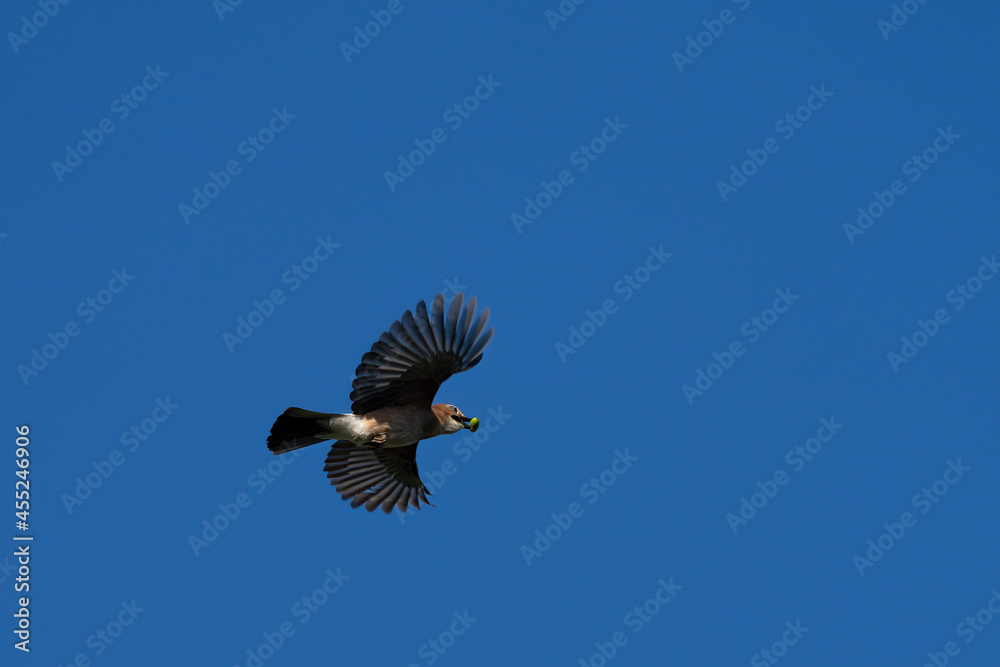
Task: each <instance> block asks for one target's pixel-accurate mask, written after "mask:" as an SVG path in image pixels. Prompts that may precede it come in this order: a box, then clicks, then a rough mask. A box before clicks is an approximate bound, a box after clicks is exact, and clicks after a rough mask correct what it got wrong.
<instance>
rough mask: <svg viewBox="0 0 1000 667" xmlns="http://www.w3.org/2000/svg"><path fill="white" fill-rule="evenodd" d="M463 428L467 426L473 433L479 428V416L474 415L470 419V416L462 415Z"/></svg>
mask: <svg viewBox="0 0 1000 667" xmlns="http://www.w3.org/2000/svg"><path fill="white" fill-rule="evenodd" d="M462 428H467V429H469V430H470V431H472V432H473V433H475V432H476V431H477V430H479V417H473V418H472V419H469V418H468V417H465V416H463V417H462Z"/></svg>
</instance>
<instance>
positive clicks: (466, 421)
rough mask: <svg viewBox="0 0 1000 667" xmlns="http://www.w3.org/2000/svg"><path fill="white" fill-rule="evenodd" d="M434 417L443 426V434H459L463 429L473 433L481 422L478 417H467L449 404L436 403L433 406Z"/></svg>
mask: <svg viewBox="0 0 1000 667" xmlns="http://www.w3.org/2000/svg"><path fill="white" fill-rule="evenodd" d="M431 410H432V411H433V412H434V416H435V417H437V419H438V422H440V424H441V432H442V433H457V432H459V431H461V430H462V429H463V428H467V429H469V430H470V431H472V432H473V433H475V431H476V429H478V428H479V420H478V419H477V418H476V417H472V418H471V419H470V418H469V417H466V416H465V415H464V414H463V413H462V411H461V410H459V409H458V408H457V407H455V406H454V405H450V404H448V403H435V404H434V405H432V406H431Z"/></svg>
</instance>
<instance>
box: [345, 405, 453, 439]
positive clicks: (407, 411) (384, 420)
mask: <svg viewBox="0 0 1000 667" xmlns="http://www.w3.org/2000/svg"><path fill="white" fill-rule="evenodd" d="M362 422H363V425H364V426H363V428H364V431H365V434H366V436H367V437H368V438H369V439H370V438H371V437H374V436H377V435H385V436H386V441H385V442H384V443H383V444H382V446H383V447H404V446H406V445H412V444H413V443H415V442H416V441H418V440H422V439H424V438H429V437H432V436H434V435H437V433H433V432H430V431H431V429H430V427H431V426H432V424H436V423H437V419H435V418H434V413H432V412H431V411H430V409H426V410H425V409H419V408H414V407H409V406H407V407H388V408H381V409H379V410H375V411H374V412H369V413H368V414H366V415H365V416H364V417H363V419H362Z"/></svg>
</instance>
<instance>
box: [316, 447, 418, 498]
mask: <svg viewBox="0 0 1000 667" xmlns="http://www.w3.org/2000/svg"><path fill="white" fill-rule="evenodd" d="M417 444H418V443H416V442H415V443H413V444H412V445H406V446H405V447H391V448H386V449H373V448H371V447H359V446H357V445H355V444H354V443H353V442H351V441H349V440H338V441H337V442H335V443H333V446H332V447H331V448H330V453H329V454H328V455H327V457H326V466H325V467H324V468H323V470H325V471H326V476H327V477H329V478H330V484H332V485H333V486H334V487H335V488H336V489H337V492H338V493H340V497H341V498H343V499H344V500H350V501H351V507H358V506H360V505H362V504H363V505H364V506H365V509H366V510H368V511H369V512H374V511H375V508H376V507H378V506H379V505H381V506H382V511H383V512H385V513H386V514H389V513H391V512H392V508H393V507H396V508H398V509H399V510H400V511H401V512H403V513H405V512H406V508H407V506H412V507H415V508H417V509H420V501H423V502H425V503H427V504H428V505H431V507H433V504H432V503H431V502H430V501H428V500H427V495H426V494H427V487H425V486H424V483H423V482H422V481H421V480H420V475H419V473H418V472H417Z"/></svg>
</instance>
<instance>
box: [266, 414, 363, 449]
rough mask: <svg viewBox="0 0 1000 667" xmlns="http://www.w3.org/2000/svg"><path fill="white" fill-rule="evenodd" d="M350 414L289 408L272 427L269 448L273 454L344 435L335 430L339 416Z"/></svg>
mask: <svg viewBox="0 0 1000 667" xmlns="http://www.w3.org/2000/svg"><path fill="white" fill-rule="evenodd" d="M349 416H350V415H338V414H331V413H327V412H312V411H311V410H303V409H302V408H288V409H287V410H285V412H284V413H283V414H282V415H281V416H280V417H278V419H277V420H275V422H274V426H272V427H271V435H269V436H268V437H267V448H268V449H270V450H271V453H273V454H284V453H285V452H290V451H292V450H295V449H300V448H302V447H308V446H309V445H315V444H316V443H317V442H325V441H326V440H336V439H338V438H340V437H341V436H342V434H341V433H339V429H336V430H335V428H336V425H337V424H336V422H337V421H338V419H337V418H338V417H342V418H346V417H349Z"/></svg>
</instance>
